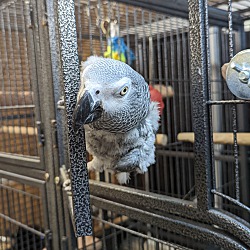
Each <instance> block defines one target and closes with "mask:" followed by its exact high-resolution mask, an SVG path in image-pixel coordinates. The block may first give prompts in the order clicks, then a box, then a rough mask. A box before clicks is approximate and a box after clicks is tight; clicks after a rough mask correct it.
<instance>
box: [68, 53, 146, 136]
mask: <svg viewBox="0 0 250 250" xmlns="http://www.w3.org/2000/svg"><path fill="white" fill-rule="evenodd" d="M82 66H83V67H82V70H81V87H80V89H79V92H78V96H77V104H76V108H75V110H74V113H73V127H74V130H75V131H77V130H78V129H79V128H80V127H81V126H83V125H84V124H89V126H91V127H92V128H94V129H98V130H105V131H109V132H112V133H125V132H128V131H129V130H131V129H132V128H134V127H136V126H137V125H138V124H139V123H140V122H141V121H142V120H143V119H144V118H145V117H146V116H147V114H148V111H149V104H150V94H149V88H148V84H147V83H146V82H145V80H144V78H143V77H142V76H141V75H140V74H139V73H137V72H136V71H135V70H133V69H132V68H131V67H130V66H129V65H127V64H125V63H123V62H120V61H117V60H114V59H109V58H102V57H96V56H91V57H89V58H88V60H87V61H86V62H84V63H83V65H82Z"/></svg>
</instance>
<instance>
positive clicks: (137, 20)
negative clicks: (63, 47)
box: [75, 1, 194, 199]
mask: <svg viewBox="0 0 250 250" xmlns="http://www.w3.org/2000/svg"><path fill="white" fill-rule="evenodd" d="M75 14H76V22H77V33H78V48H79V58H80V60H86V59H87V57H88V56H90V55H92V54H95V55H99V56H104V57H109V58H115V59H118V60H122V61H124V62H126V63H128V64H129V65H130V66H132V67H133V68H134V69H135V70H136V71H138V72H139V73H141V74H142V75H143V76H144V78H145V80H146V81H147V82H148V83H149V84H150V86H151V87H152V88H155V89H156V90H157V91H159V93H160V95H161V98H162V104H161V105H162V106H161V109H162V114H161V124H160V129H159V131H158V134H159V138H161V136H162V135H164V138H166V137H167V141H168V143H167V144H166V142H159V145H158V149H159V150H157V163H156V166H152V167H150V169H149V175H146V177H145V176H140V175H139V176H134V177H132V178H131V180H130V182H129V184H128V185H130V186H131V187H135V188H138V189H144V190H148V191H151V192H156V193H161V194H167V195H172V196H176V197H179V198H183V197H185V199H186V198H188V197H189V198H190V196H189V193H192V191H191V190H193V187H194V178H193V167H192V153H191V154H190V152H192V147H193V145H192V144H190V143H185V144H183V143H181V142H178V141H177V136H178V134H179V133H180V132H186V131H192V113H191V109H192V107H191V90H190V77H189V71H190V70H189V34H188V30H189V23H188V20H187V19H183V18H179V17H175V16H171V15H164V14H161V13H158V12H154V11H150V10H148V9H144V8H140V7H134V6H131V5H127V4H122V3H117V2H109V1H86V2H81V1H76V9H75ZM117 48H118V51H119V50H120V52H118V53H117V52H114V51H117ZM186 175H188V176H189V178H188V179H187V180H186V178H184V176H186ZM160 176H161V178H162V180H160ZM103 178H105V175H103V176H101V179H103ZM181 178H182V179H183V180H184V181H183V182H179V181H176V180H177V179H178V180H179V179H181ZM106 179H107V180H108V174H106ZM166 179H168V183H167V182H165V180H166Z"/></svg>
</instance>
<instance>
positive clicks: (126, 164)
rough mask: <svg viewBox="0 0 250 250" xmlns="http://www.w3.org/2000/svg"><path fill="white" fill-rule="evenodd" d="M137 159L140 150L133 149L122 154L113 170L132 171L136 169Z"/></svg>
mask: <svg viewBox="0 0 250 250" xmlns="http://www.w3.org/2000/svg"><path fill="white" fill-rule="evenodd" d="M138 159H140V150H139V149H133V150H132V151H130V152H129V153H127V154H126V155H125V156H123V157H122V158H121V159H120V160H119V161H118V162H117V164H116V166H115V167H114V169H115V171H118V172H132V171H135V170H136V169H138V167H139V166H138V165H139V162H138Z"/></svg>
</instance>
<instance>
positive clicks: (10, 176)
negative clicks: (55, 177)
mask: <svg viewBox="0 0 250 250" xmlns="http://www.w3.org/2000/svg"><path fill="white" fill-rule="evenodd" d="M0 176H1V177H2V178H6V179H8V180H13V181H17V182H20V183H24V184H28V185H30V186H36V187H39V188H42V187H43V185H44V184H45V181H42V180H38V179H35V178H31V177H28V176H24V175H22V176H20V175H19V174H15V173H11V172H7V171H3V170H0Z"/></svg>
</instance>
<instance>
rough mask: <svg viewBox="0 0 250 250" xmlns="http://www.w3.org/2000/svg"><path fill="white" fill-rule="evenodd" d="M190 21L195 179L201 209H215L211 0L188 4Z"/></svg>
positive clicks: (189, 2)
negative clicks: (210, 48) (210, 55)
mask: <svg viewBox="0 0 250 250" xmlns="http://www.w3.org/2000/svg"><path fill="white" fill-rule="evenodd" d="M188 4H189V22H190V56H191V84H192V90H193V94H192V95H193V104H194V105H193V124H194V125H193V130H194V134H195V142H194V151H195V180H196V184H195V185H196V194H197V208H198V209H200V210H203V211H207V210H209V209H210V208H211V207H212V199H213V198H212V194H211V189H212V187H213V178H212V176H213V175H212V173H213V169H214V167H213V162H214V159H213V133H212V132H213V131H212V124H211V109H210V107H209V105H208V104H207V101H209V77H208V76H209V56H208V51H209V48H208V13H207V11H208V7H207V1H202V0H195V1H191V0H189V1H188Z"/></svg>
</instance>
